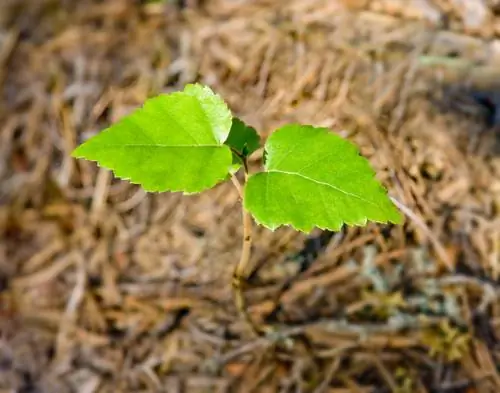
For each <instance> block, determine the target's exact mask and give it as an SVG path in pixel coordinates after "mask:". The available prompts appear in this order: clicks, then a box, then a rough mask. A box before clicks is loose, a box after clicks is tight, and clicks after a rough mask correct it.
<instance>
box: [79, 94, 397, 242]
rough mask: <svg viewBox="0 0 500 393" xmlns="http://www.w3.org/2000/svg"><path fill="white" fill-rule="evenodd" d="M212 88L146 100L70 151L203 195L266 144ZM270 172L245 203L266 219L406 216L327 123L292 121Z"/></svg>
mask: <svg viewBox="0 0 500 393" xmlns="http://www.w3.org/2000/svg"><path fill="white" fill-rule="evenodd" d="M259 142H260V138H259V135H258V134H257V132H256V131H255V130H254V129H253V128H252V127H250V126H248V125H246V124H245V123H243V122H242V121H241V120H239V119H237V118H233V117H232V114H231V112H230V110H229V109H228V107H227V105H226V104H225V103H224V101H223V100H222V99H221V98H220V97H219V96H218V95H216V94H215V93H214V92H213V91H212V90H211V89H210V88H209V87H207V86H202V85H199V84H194V85H187V86H186V87H185V88H184V90H183V91H181V92H176V93H172V94H168V95H165V94H163V95H160V96H158V97H155V98H152V99H149V100H147V101H146V103H145V104H144V106H143V107H142V108H140V109H138V110H136V111H135V112H133V113H132V114H130V115H129V116H126V117H124V118H123V119H121V120H120V121H119V122H117V123H116V124H114V125H112V126H111V127H110V128H108V129H106V130H104V131H103V132H101V133H100V134H98V135H97V136H95V137H93V138H91V139H90V140H88V141H87V142H85V143H84V144H82V145H81V146H79V147H78V148H77V149H76V150H75V151H74V152H73V156H74V157H78V158H86V159H88V160H92V161H97V163H98V164H99V165H100V166H102V167H104V168H109V169H111V170H113V171H114V173H115V175H116V176H117V177H119V178H122V179H128V180H130V181H131V182H132V183H136V184H140V185H141V186H142V187H143V188H144V189H145V190H146V191H157V192H161V191H182V192H184V193H197V192H201V191H204V190H206V189H209V188H211V187H213V186H215V185H216V184H217V183H219V182H221V181H223V180H226V179H227V178H228V177H229V176H230V175H231V174H232V173H234V172H235V171H237V170H238V169H240V168H241V166H242V163H243V161H242V160H243V159H245V158H246V157H248V156H249V155H250V154H252V153H253V152H255V151H256V150H257V149H258V148H259V146H260V143H259ZM264 158H265V170H264V172H260V173H256V174H253V175H250V177H249V179H248V182H247V184H246V185H245V193H244V206H245V208H246V209H247V210H248V211H249V212H250V213H251V214H252V215H253V216H254V218H255V219H256V220H257V221H258V222H259V223H261V224H262V225H264V226H266V227H268V228H271V229H275V228H277V227H279V226H281V225H291V226H293V227H295V228H296V229H299V230H302V231H305V232H308V231H310V230H311V229H312V228H313V227H319V228H323V229H330V230H338V229H340V227H341V226H342V225H344V224H348V225H364V224H366V222H367V221H368V220H371V221H376V222H383V223H385V222H393V223H398V222H400V221H401V216H400V214H399V212H398V211H397V209H396V208H395V206H394V205H393V204H392V202H391V201H390V199H389V198H388V197H387V194H386V191H385V190H384V188H383V187H382V186H381V185H380V183H379V182H378V181H377V180H376V179H375V177H374V175H375V174H374V171H373V170H372V169H371V167H370V164H369V162H368V161H367V160H366V159H365V158H363V157H361V156H360V155H359V153H358V150H357V149H356V147H355V146H354V145H353V144H351V143H350V142H348V141H347V140H345V139H343V138H341V137H339V136H337V135H335V134H333V133H331V132H329V131H328V130H327V129H325V128H315V127H312V126H301V125H288V126H285V127H282V128H280V129H279V130H277V131H275V132H274V133H273V134H272V135H271V136H270V137H269V138H268V140H267V143H266V146H265V152H264Z"/></svg>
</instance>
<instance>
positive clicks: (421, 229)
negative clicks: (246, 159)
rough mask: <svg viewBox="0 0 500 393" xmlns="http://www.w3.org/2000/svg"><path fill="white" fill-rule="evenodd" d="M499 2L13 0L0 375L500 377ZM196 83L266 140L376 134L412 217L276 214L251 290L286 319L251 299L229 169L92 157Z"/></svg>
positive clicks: (390, 386) (2, 34) (6, 1)
mask: <svg viewBox="0 0 500 393" xmlns="http://www.w3.org/2000/svg"><path fill="white" fill-rule="evenodd" d="M181 3H185V4H181ZM498 4H499V3H498V2H497V1H494V0H490V1H487V0H467V1H465V0H462V1H458V0H412V1H409V0H398V1H397V0H390V1H389V0H380V1H376V0H373V1H370V0H361V1H360V0H357V1H354V0H343V1H340V0H310V1H306V0H286V1H281V0H267V1H265V0H259V1H250V0H249V1H234V0H233V1H231V0H210V1H201V0H200V1H184V2H181V1H178V2H175V1H167V2H159V3H150V4H142V3H141V2H140V1H132V0H130V1H126V0H109V1H98V0H81V1H62V0H61V1H57V0H31V1H30V0H3V1H2V2H1V4H0V88H1V93H2V95H1V99H0V100H1V101H0V130H1V131H0V236H1V237H0V313H1V319H0V391H2V392H41V393H46V392H47V393H49V392H50V393H59V392H61V393H63V392H78V393H94V392H95V393H97V392H169V393H170V392H173V393H177V392H189V393H196V392H200V393H201V392H242V393H243V392H244V393H247V392H315V393H319V392H323V393H344V392H345V393H348V392H352V393H358V392H363V393H368V392H370V393H371V392H373V393H375V392H394V393H395V392H398V393H410V392H417V393H420V392H422V393H424V392H429V393H431V392H467V393H471V392H481V393H482V392H492V393H493V392H499V391H500V372H499V370H500V345H499V343H498V339H499V338H500V302H499V301H498V297H499V295H500V280H499V277H500V213H499V212H500V158H499V155H498V154H499V152H500V139H499V128H500V114H499V113H500V112H498V111H497V110H498V106H499V105H500V98H499V97H500V93H498V92H499V91H500V90H495V89H497V88H498V86H497V84H498V82H499V81H500V78H499V76H500V41H499V38H500V18H498V17H497V16H496V12H498V8H499V5H498ZM195 80H197V81H201V82H203V83H206V84H209V85H211V86H212V87H213V88H214V89H215V90H216V91H217V92H219V93H220V94H221V95H222V96H223V97H224V98H225V99H226V100H227V101H228V103H229V104H230V106H231V108H232V109H233V111H234V113H235V114H237V115H239V116H241V117H242V118H243V119H244V120H246V121H247V122H249V123H250V124H252V125H253V126H255V127H256V128H257V129H259V130H260V131H261V134H262V137H263V138H265V136H266V135H268V134H269V132H271V131H272V130H273V129H275V128H276V127H277V126H278V125H280V124H283V123H287V122H301V123H310V124H315V125H323V126H328V127H330V128H331V129H332V130H334V131H335V132H339V133H341V135H343V136H345V137H347V138H350V139H351V140H353V141H355V142H356V143H357V144H358V145H359V146H360V148H361V150H362V153H363V154H364V155H365V156H366V157H368V158H369V159H370V161H371V162H372V164H373V165H374V166H375V167H376V169H377V173H378V175H379V178H380V180H381V181H382V182H383V183H384V184H385V185H386V186H387V188H388V189H389V191H390V194H391V195H392V196H393V197H394V198H395V199H396V200H397V201H399V202H400V203H401V206H400V207H401V209H403V211H404V212H405V214H406V222H405V224H404V225H403V226H398V227H392V226H379V225H369V226H368V227H367V228H364V229H356V228H346V229H345V230H343V231H342V232H340V233H335V234H331V233H321V232H315V233H312V234H310V235H309V236H308V235H305V234H299V233H296V232H294V231H292V230H291V229H288V228H282V229H279V230H277V231H276V232H270V231H268V230H265V229H262V228H255V230H256V242H255V246H254V253H253V259H252V261H253V263H254V265H255V266H256V272H255V274H254V275H253V276H252V280H251V283H250V287H249V289H248V290H247V297H248V301H249V303H250V305H251V306H250V309H251V312H252V314H253V315H254V317H255V318H257V319H259V320H261V321H267V322H269V323H274V324H276V325H278V326H280V330H279V333H278V334H277V336H276V337H266V338H255V337H253V335H252V333H251V331H250V330H249V329H248V327H247V326H246V325H245V323H243V321H242V320H241V318H240V317H239V316H238V315H237V313H236V310H235V308H234V305H233V300H232V294H231V289H230V278H231V271H232V268H233V266H234V264H235V262H236V261H237V259H238V256H239V245H240V232H241V229H240V214H239V210H240V207H239V202H238V196H237V193H236V192H235V191H234V190H233V189H232V187H231V184H223V185H220V186H218V187H216V188H215V189H214V190H212V191H209V192H206V193H204V194H201V195H199V196H189V197H187V196H181V195H177V194H161V195H146V194H145V193H144V192H142V191H141V190H140V189H139V188H137V187H135V186H131V185H129V184H128V183H126V182H121V181H118V180H116V179H113V178H112V176H111V175H110V173H109V172H107V171H106V170H99V169H98V168H97V167H96V166H95V165H94V164H92V163H89V162H84V161H76V160H74V159H72V158H70V152H71V151H72V149H73V148H74V147H75V146H76V145H77V144H78V143H80V142H81V141H83V140H84V139H85V138H87V137H89V136H91V135H93V134H95V133H96V132H98V131H99V130H101V129H103V128H104V127H106V126H107V125H108V124H110V122H113V121H116V120H117V119H119V118H120V117H122V116H123V115H124V114H126V113H128V112H129V111H131V110H132V109H134V108H135V107H137V106H138V105H140V104H141V103H142V102H143V101H144V99H145V98H146V97H148V96H151V95H154V94H158V93H159V92H168V91H172V90H176V89H180V88H182V86H183V85H184V84H185V83H187V82H192V81H195ZM258 164H259V162H257V161H254V162H252V165H255V166H256V165H258Z"/></svg>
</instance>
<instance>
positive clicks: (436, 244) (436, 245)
mask: <svg viewBox="0 0 500 393" xmlns="http://www.w3.org/2000/svg"><path fill="white" fill-rule="evenodd" d="M390 198H391V201H392V202H393V203H394V204H395V205H396V206H397V207H398V209H399V210H401V211H402V212H403V213H404V214H405V215H406V216H407V217H408V218H410V219H411V220H412V221H413V222H414V223H415V224H416V225H417V226H418V227H419V228H420V229H421V230H422V231H423V232H425V234H426V236H427V238H428V239H429V241H430V242H431V243H432V245H433V246H434V249H435V250H436V253H437V254H438V255H439V258H440V259H441V260H442V261H443V262H444V264H445V265H446V267H447V268H448V269H449V270H450V271H453V270H454V268H453V264H452V262H451V261H450V258H449V257H448V254H447V253H446V250H445V249H444V247H443V245H442V244H441V243H440V242H439V240H438V239H436V237H435V236H434V234H433V233H432V231H431V230H430V229H429V227H428V226H427V225H426V224H425V223H424V222H423V221H422V220H421V219H420V217H418V216H417V215H416V214H415V213H413V212H412V211H411V209H410V208H409V207H407V206H406V205H404V204H403V203H401V202H399V201H398V200H397V199H395V198H393V197H390Z"/></svg>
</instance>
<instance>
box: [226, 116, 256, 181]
mask: <svg viewBox="0 0 500 393" xmlns="http://www.w3.org/2000/svg"><path fill="white" fill-rule="evenodd" d="M224 144H225V145H227V146H229V147H230V148H231V150H232V151H233V164H232V166H231V173H236V172H238V170H239V169H240V168H241V166H242V165H243V160H242V157H248V156H249V155H250V154H252V153H253V152H254V151H256V150H257V149H258V148H259V147H260V137H259V134H257V131H255V129H254V128H252V127H250V126H248V125H246V124H245V123H244V122H243V121H242V120H240V119H238V118H236V117H235V118H233V124H232V125H231V131H230V132H229V136H228V137H227V140H226V142H224Z"/></svg>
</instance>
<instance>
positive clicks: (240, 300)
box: [231, 163, 262, 336]
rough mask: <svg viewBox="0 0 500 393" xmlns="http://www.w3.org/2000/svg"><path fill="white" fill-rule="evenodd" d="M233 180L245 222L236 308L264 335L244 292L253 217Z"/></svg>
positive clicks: (235, 276)
mask: <svg viewBox="0 0 500 393" xmlns="http://www.w3.org/2000/svg"><path fill="white" fill-rule="evenodd" d="M244 168H245V182H246V181H247V180H248V171H247V166H246V163H245V165H244ZM231 180H232V181H233V184H234V186H235V187H236V189H237V190H238V193H239V194H240V200H241V215H242V223H243V242H242V244H241V256H240V260H239V261H238V263H237V264H236V266H235V268H234V271H233V281H232V286H233V292H234V301H235V304H236V309H237V310H238V312H239V314H240V315H241V316H242V317H243V318H244V319H245V321H246V322H247V323H248V325H249V326H250V328H251V329H252V331H253V332H254V333H255V334H256V335H259V336H260V335H262V329H260V328H259V326H258V325H257V324H256V323H255V322H254V321H253V319H252V317H251V316H250V314H249V313H248V310H247V302H246V299H245V294H244V287H245V284H246V283H247V279H248V274H247V273H248V272H247V270H248V266H249V264H250V254H251V251H252V217H251V216H250V214H249V213H248V212H247V211H246V210H245V207H244V206H243V191H242V187H241V184H240V183H239V181H238V179H236V177H235V176H232V178H231Z"/></svg>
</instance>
